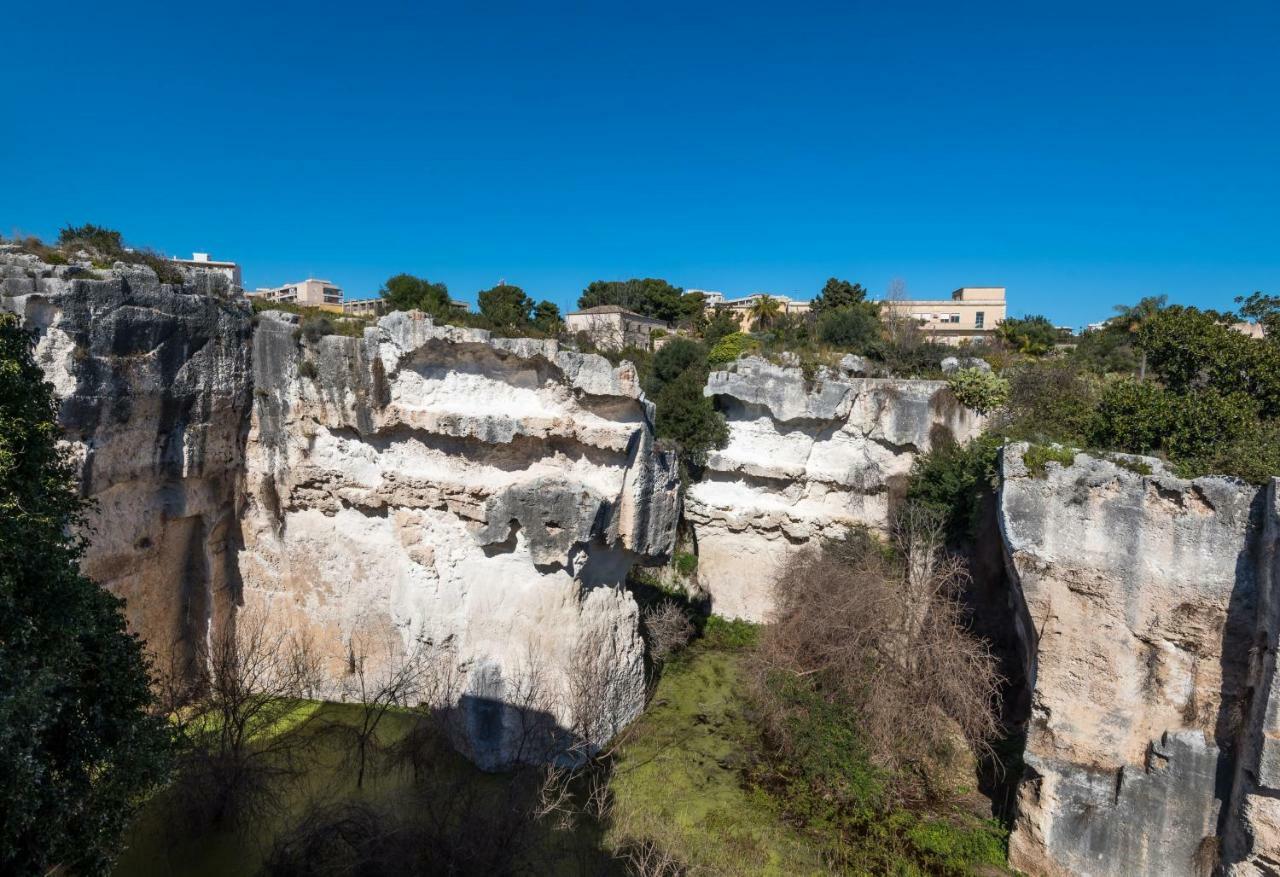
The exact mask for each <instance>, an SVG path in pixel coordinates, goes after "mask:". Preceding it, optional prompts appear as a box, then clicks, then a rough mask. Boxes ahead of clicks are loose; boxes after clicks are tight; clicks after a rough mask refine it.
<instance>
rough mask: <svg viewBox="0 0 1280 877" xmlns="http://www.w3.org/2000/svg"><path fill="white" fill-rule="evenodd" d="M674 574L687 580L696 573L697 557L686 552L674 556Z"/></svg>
mask: <svg viewBox="0 0 1280 877" xmlns="http://www.w3.org/2000/svg"><path fill="white" fill-rule="evenodd" d="M674 563H675V568H676V572H678V573H680V575H682V576H684V577H685V578H688V577H689V576H691V575H693V574H694V573H696V572H697V571H698V555H696V554H691V553H690V552H687V551H680V552H677V553H676V556H675V561H674Z"/></svg>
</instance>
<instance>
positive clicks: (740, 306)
mask: <svg viewBox="0 0 1280 877" xmlns="http://www.w3.org/2000/svg"><path fill="white" fill-rule="evenodd" d="M689 292H700V293H702V297H703V302H704V306H705V308H706V311H707V316H708V317H710V316H711V314H712V313H714V312H715V311H717V310H723V311H728V312H729V313H730V314H732V315H733V316H734V317H735V318H736V319H737V321H738V325H739V326H741V327H742V331H744V332H750V331H751V330H752V329H754V328H755V324H756V318H755V317H754V316H753V315H752V313H751V311H752V309H753V308H754V307H755V306H756V302H757V301H759V300H760V299H762V298H764V297H765V296H768V297H769V298H771V299H773V300H774V301H775V302H777V303H778V315H779V316H781V315H782V314H789V315H791V316H797V315H800V314H807V313H809V307H810V305H811V302H807V301H798V300H796V299H793V298H789V297H788V296H785V295H771V294H769V293H766V292H755V293H752V294H751V295H748V296H745V297H743V298H735V299H726V298H725V297H724V293H722V292H711V291H708V290H705V289H691V290H689Z"/></svg>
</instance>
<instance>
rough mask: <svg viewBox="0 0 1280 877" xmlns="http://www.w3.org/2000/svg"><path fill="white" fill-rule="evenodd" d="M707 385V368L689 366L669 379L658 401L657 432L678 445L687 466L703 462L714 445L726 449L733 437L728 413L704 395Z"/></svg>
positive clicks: (656, 400)
mask: <svg viewBox="0 0 1280 877" xmlns="http://www.w3.org/2000/svg"><path fill="white" fill-rule="evenodd" d="M706 384H707V371H706V368H705V367H702V368H696V367H695V368H688V369H685V370H684V371H682V372H681V373H680V374H678V375H677V376H676V377H675V378H674V379H673V380H671V381H668V382H667V383H666V384H665V385H664V386H663V387H662V389H661V390H660V391H659V392H658V396H657V398H656V399H655V400H654V404H655V407H656V409H657V414H656V417H655V418H654V419H655V421H656V422H655V424H654V432H655V434H656V435H657V436H658V438H659V439H664V440H666V441H669V442H672V443H674V444H675V447H676V451H677V452H678V453H679V455H680V459H681V462H683V463H684V464H685V465H686V466H690V465H692V466H701V465H703V464H704V463H705V462H706V460H707V453H708V452H709V451H710V450H711V449H712V448H722V447H724V445H725V443H726V442H727V441H728V440H729V427H728V425H727V424H726V423H725V419H724V415H722V414H721V413H720V412H718V411H716V408H715V404H714V403H713V402H712V400H711V399H710V398H709V397H708V396H705V395H703V392H702V390H703V388H704V387H705V386H706Z"/></svg>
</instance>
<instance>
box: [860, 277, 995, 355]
mask: <svg viewBox="0 0 1280 877" xmlns="http://www.w3.org/2000/svg"><path fill="white" fill-rule="evenodd" d="M880 312H881V314H882V315H884V316H886V317H887V316H890V315H892V314H895V313H896V314H898V315H901V316H905V317H907V318H909V319H912V320H915V321H916V323H917V324H918V325H919V327H920V329H921V330H922V331H923V332H924V333H925V335H927V336H928V337H929V338H930V340H933V341H940V342H942V343H943V344H959V343H960V342H962V341H972V342H978V343H981V342H983V341H986V340H987V339H989V338H992V337H994V335H995V330H996V327H997V326H999V325H1000V324H1001V323H1003V322H1004V318H1005V312H1006V303H1005V289H1004V287H1003V286H964V287H961V288H960V289H957V290H956V291H955V292H953V293H951V298H949V299H929V300H922V301H910V300H900V301H899V300H886V301H882V302H880Z"/></svg>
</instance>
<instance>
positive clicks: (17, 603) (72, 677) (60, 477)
mask: <svg viewBox="0 0 1280 877" xmlns="http://www.w3.org/2000/svg"><path fill="white" fill-rule="evenodd" d="M32 343H33V339H32V337H31V336H30V335H29V334H28V333H27V332H25V331H23V330H22V329H21V328H20V327H19V326H18V324H17V321H16V320H15V319H14V318H13V317H12V316H10V315H0V680H3V682H2V683H0V871H3V872H4V873H6V874H45V873H48V872H50V871H51V870H53V869H55V868H56V867H57V866H62V867H63V868H65V869H66V870H67V871H68V872H70V873H76V874H98V873H105V872H106V871H107V869H108V867H109V865H110V863H111V860H112V858H113V857H114V855H115V853H116V851H117V850H118V849H119V846H120V834H121V831H122V830H123V827H124V825H125V823H126V821H127V820H128V819H129V817H130V816H131V814H132V813H133V812H134V810H135V809H136V806H137V805H138V803H139V802H140V800H141V799H142V797H143V796H144V795H146V794H147V793H148V792H149V791H151V790H153V789H154V788H155V787H156V786H157V784H158V783H160V782H161V781H162V780H163V779H164V777H165V775H166V771H167V767H168V760H169V759H168V756H169V749H170V740H171V738H170V735H169V731H168V728H167V727H166V725H165V722H164V720H163V719H161V718H159V717H158V716H154V715H152V714H151V713H150V707H151V705H152V698H151V692H150V689H149V688H148V669H147V664H146V661H145V660H144V658H143V652H142V646H141V644H140V643H139V641H138V640H137V638H136V637H134V636H131V635H130V634H128V633H127V632H126V631H125V625H124V618H123V616H122V615H121V613H120V608H121V606H122V602H121V601H120V600H119V599H117V598H116V597H113V596H111V595H110V594H108V593H107V592H106V591H104V590H102V589H101V588H99V587H98V586H97V585H95V584H94V583H93V582H91V581H90V580H89V579H87V578H85V577H84V576H83V575H81V574H80V572H79V561H80V557H81V555H82V553H83V551H84V542H83V540H82V539H81V538H80V537H78V536H76V535H74V534H75V533H76V532H78V531H79V527H80V525H81V523H82V501H81V500H80V498H79V495H78V493H77V487H76V473H75V468H74V466H73V465H72V463H71V461H70V460H69V458H68V455H67V453H66V451H65V450H64V449H62V448H61V447H59V445H58V440H59V439H60V438H61V432H60V430H59V429H58V426H57V422H56V419H55V415H56V411H57V403H56V400H55V399H54V397H53V393H52V388H51V387H50V385H49V384H47V383H45V381H44V376H43V375H42V374H41V372H40V369H39V368H38V367H37V366H36V364H35V362H34V361H33V359H32Z"/></svg>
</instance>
